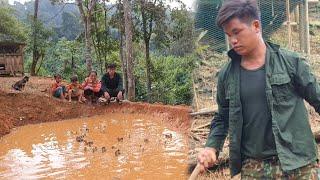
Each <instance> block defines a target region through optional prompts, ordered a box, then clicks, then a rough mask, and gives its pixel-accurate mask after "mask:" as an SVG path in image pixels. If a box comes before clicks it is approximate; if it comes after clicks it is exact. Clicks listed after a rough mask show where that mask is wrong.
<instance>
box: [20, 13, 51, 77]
mask: <svg viewBox="0 0 320 180" xmlns="http://www.w3.org/2000/svg"><path fill="white" fill-rule="evenodd" d="M30 21H33V19H32V20H30ZM30 21H29V22H30ZM30 29H32V30H33V31H29V34H28V35H29V36H28V37H29V39H28V40H27V44H28V46H27V48H26V51H27V52H28V53H31V52H32V54H33V55H34V58H35V61H34V59H32V63H31V66H30V74H32V75H33V76H36V75H37V74H38V72H39V70H40V68H41V66H42V65H43V61H44V57H45V55H46V53H47V49H48V47H49V46H50V43H51V41H49V38H50V37H51V35H52V31H51V30H50V29H47V28H45V27H44V24H43V23H42V22H40V21H37V22H36V24H35V25H32V26H30ZM35 31H36V32H37V35H36V41H35V40H34V32H35ZM35 48H36V50H35ZM34 50H35V51H34ZM37 66H38V68H37Z"/></svg>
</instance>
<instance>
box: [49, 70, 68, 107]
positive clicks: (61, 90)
mask: <svg viewBox="0 0 320 180" xmlns="http://www.w3.org/2000/svg"><path fill="white" fill-rule="evenodd" d="M53 77H54V83H53V84H52V85H51V94H52V96H53V97H56V98H60V99H61V100H63V101H65V100H66V99H65V98H66V93H67V90H66V86H64V85H63V84H62V76H61V75H60V74H55V75H54V76H53Z"/></svg>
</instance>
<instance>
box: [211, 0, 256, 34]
mask: <svg viewBox="0 0 320 180" xmlns="http://www.w3.org/2000/svg"><path fill="white" fill-rule="evenodd" d="M233 18H238V19H239V20H240V21H241V22H243V23H247V24H250V23H251V22H252V21H254V20H258V21H260V10H259V7H258V4H257V1H256V0H225V1H224V3H223V4H222V7H221V8H220V10H219V13H218V16H217V19H216V21H217V25H218V26H219V27H220V28H222V27H223V26H224V25H225V24H226V23H228V22H229V21H230V20H231V19H233Z"/></svg>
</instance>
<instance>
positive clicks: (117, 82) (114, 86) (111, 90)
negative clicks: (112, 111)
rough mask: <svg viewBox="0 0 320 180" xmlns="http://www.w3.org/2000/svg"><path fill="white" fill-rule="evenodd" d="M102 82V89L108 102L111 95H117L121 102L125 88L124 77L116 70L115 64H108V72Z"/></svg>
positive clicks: (118, 100)
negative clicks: (123, 86)
mask: <svg viewBox="0 0 320 180" xmlns="http://www.w3.org/2000/svg"><path fill="white" fill-rule="evenodd" d="M101 82H102V88H101V89H102V91H103V92H104V97H105V98H106V99H107V103H110V99H111V97H116V99H117V102H118V103H121V101H122V100H123V95H124V92H125V90H124V89H123V88H122V78H121V76H120V74H119V73H117V72H116V65H115V64H109V65H108V67H107V72H106V73H105V74H104V75H103V76H102V79H101Z"/></svg>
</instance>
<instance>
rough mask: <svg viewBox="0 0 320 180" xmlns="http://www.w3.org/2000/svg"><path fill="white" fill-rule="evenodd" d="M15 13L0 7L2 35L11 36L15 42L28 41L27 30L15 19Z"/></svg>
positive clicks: (0, 32)
mask: <svg viewBox="0 0 320 180" xmlns="http://www.w3.org/2000/svg"><path fill="white" fill-rule="evenodd" d="M14 13H15V12H14V10H12V9H11V8H8V7H0V35H1V36H3V35H5V36H10V37H11V38H13V39H12V40H14V41H22V42H24V41H25V40H26V39H27V36H26V28H25V26H24V25H23V24H22V23H21V22H19V21H18V20H17V19H16V18H15V17H14ZM0 40H1V39H0Z"/></svg>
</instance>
